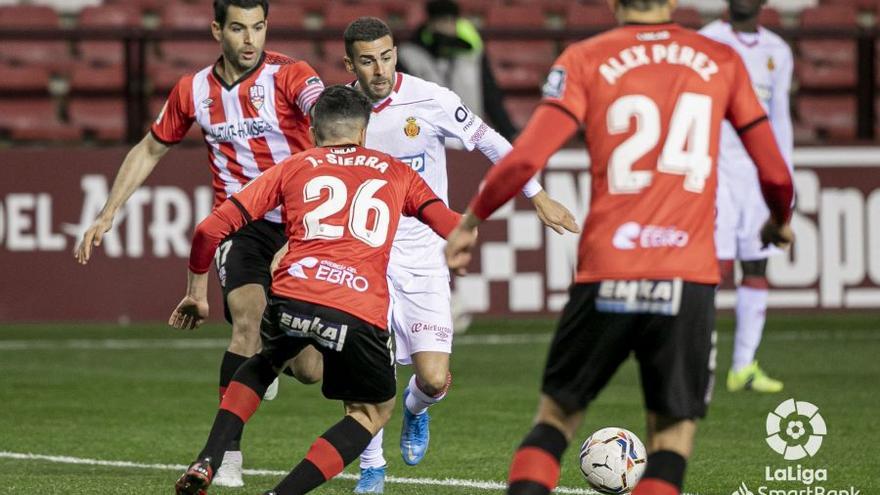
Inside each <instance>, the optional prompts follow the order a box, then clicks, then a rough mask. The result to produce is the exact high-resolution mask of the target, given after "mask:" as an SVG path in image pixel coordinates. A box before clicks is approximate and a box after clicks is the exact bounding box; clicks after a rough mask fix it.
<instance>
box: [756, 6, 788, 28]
mask: <svg viewBox="0 0 880 495" xmlns="http://www.w3.org/2000/svg"><path fill="white" fill-rule="evenodd" d="M758 22H760V23H761V25H762V26H764V27H766V28H769V29H779V28H781V27H782V16H781V15H780V14H779V11H778V10H776V9H774V8H770V7H764V8H763V9H761V14H760V15H759V17H758Z"/></svg>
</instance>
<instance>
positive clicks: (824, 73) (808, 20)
mask: <svg viewBox="0 0 880 495" xmlns="http://www.w3.org/2000/svg"><path fill="white" fill-rule="evenodd" d="M857 26H858V24H857V21H856V12H855V10H854V9H853V8H852V7H850V6H840V5H822V6H819V7H813V8H809V9H805V10H804V11H803V12H802V13H801V27H802V28H805V29H810V28H814V29H815V28H841V29H846V28H852V29H855V28H856V27H857ZM797 50H798V62H799V63H798V64H796V65H795V70H796V72H797V78H798V81H799V82H800V85H801V86H802V87H807V88H821V87H839V86H853V85H855V83H856V44H855V42H854V41H850V40H840V39H825V40H821V39H804V40H801V41H799V42H798V44H797Z"/></svg>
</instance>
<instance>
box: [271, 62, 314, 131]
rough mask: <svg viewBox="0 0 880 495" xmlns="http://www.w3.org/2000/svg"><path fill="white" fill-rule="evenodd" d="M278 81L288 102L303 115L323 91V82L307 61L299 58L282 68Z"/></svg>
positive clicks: (307, 113) (306, 114) (307, 112)
mask: <svg viewBox="0 0 880 495" xmlns="http://www.w3.org/2000/svg"><path fill="white" fill-rule="evenodd" d="M282 71H283V72H282V73H281V74H280V76H281V77H280V78H279V83H280V84H282V91H283V94H284V97H285V98H286V99H287V101H288V103H290V104H291V105H295V106H296V107H297V108H299V109H300V111H301V112H302V113H303V115H305V116H307V117H308V115H309V112H310V111H311V109H312V106H313V105H314V104H315V101H316V100H317V99H318V97H319V96H321V93H322V92H323V91H324V82H323V81H322V80H321V78H320V77H319V76H318V73H317V72H315V69H313V68H312V66H311V65H309V64H308V63H307V62H305V61H302V60H299V61H297V62H295V63H293V64H289V65H285V66H284V67H283V68H282Z"/></svg>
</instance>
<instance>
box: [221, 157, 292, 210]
mask: <svg viewBox="0 0 880 495" xmlns="http://www.w3.org/2000/svg"><path fill="white" fill-rule="evenodd" d="M292 166H295V165H294V164H293V163H292V162H290V161H285V162H282V163H280V164H278V165H277V166H274V167H271V168H270V169H269V170H267V171H265V172H263V173H262V174H261V175H260V176H258V177H256V178H255V179H253V180H252V181H250V182H248V183H247V184H245V185H244V187H242V188H241V190H240V191H238V192H237V193H235V194H233V195H232V196H230V197H229V201H232V202H233V203H235V204H236V206H238V208H239V210H241V213H242V215H243V216H244V217H245V219H246V220H247V221H248V222H250V221H252V220H253V219H257V218H262V217H263V215H265V214H266V213H268V212H269V211H271V210H273V209H274V208H275V207H276V206H278V205H280V204H281V190H282V179H283V177H284V173H285V172H284V171H285V169H288V167H292ZM288 171H289V169H288Z"/></svg>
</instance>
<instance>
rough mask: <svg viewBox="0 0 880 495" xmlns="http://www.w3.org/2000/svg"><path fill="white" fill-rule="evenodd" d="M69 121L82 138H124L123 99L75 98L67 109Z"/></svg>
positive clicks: (117, 139)
mask: <svg viewBox="0 0 880 495" xmlns="http://www.w3.org/2000/svg"><path fill="white" fill-rule="evenodd" d="M67 113H68V115H69V117H70V123H71V124H72V125H73V126H74V127H76V128H77V129H79V130H80V132H81V134H82V136H83V137H84V138H94V139H97V140H99V141H120V140H122V139H123V138H125V130H126V120H125V119H126V116H125V101H123V100H122V99H94V98H87V99H75V100H72V101H71V102H70V105H69V107H68V109H67Z"/></svg>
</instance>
